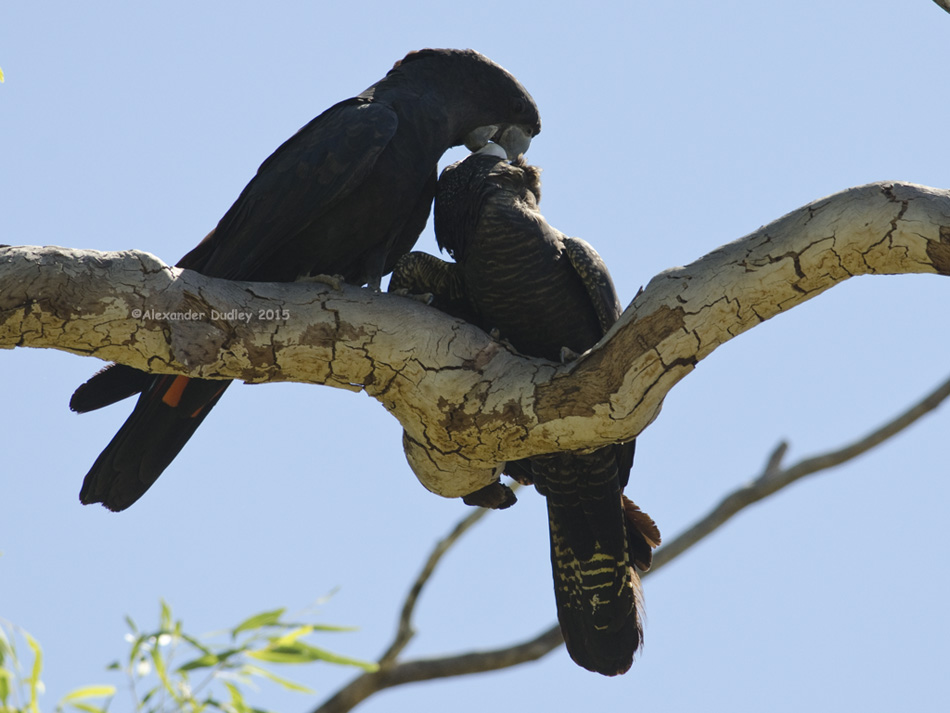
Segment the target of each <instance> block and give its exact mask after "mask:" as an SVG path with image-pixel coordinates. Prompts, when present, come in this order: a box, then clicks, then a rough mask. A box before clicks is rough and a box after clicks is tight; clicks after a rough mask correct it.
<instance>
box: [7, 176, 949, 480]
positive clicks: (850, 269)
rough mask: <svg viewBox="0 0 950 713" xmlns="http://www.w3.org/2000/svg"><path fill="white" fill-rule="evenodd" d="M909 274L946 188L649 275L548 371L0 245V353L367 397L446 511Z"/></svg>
mask: <svg viewBox="0 0 950 713" xmlns="http://www.w3.org/2000/svg"><path fill="white" fill-rule="evenodd" d="M908 273H938V274H944V275H946V274H950V191H946V190H938V189H933V188H927V187H924V186H917V185H913V184H907V183H876V184H870V185H866V186H860V187H858V188H852V189H848V190H846V191H843V192H841V193H837V194H835V195H832V196H829V197H827V198H823V199H821V200H818V201H815V202H814V203H811V204H809V205H807V206H804V207H803V208H800V209H798V210H796V211H793V212H792V213H790V214H788V215H786V216H784V217H782V218H780V219H779V220H776V221H775V222H773V223H771V224H769V225H767V226H764V227H763V228H760V229H759V230H757V231H755V232H754V233H752V234H750V235H748V236H746V237H744V238H742V239H740V240H737V241H735V242H733V243H730V244H728V245H725V246H723V247H721V248H719V249H717V250H715V251H713V252H711V253H709V254H708V255H706V256H704V257H702V258H700V259H699V260H697V261H695V262H694V263H692V264H691V265H688V266H686V267H680V268H674V269H671V270H667V271H666V272H663V273H661V274H659V275H657V276H656V277H655V278H653V280H651V282H650V283H649V284H648V285H647V287H646V288H645V289H644V290H643V291H641V293H640V294H638V295H637V297H636V298H635V299H634V300H633V302H632V303H631V304H630V305H629V306H628V308H627V309H626V311H625V312H624V314H623V316H622V317H621V319H620V321H619V322H618V323H617V325H616V326H615V327H614V328H613V329H612V330H611V332H610V333H609V334H608V335H607V336H606V337H605V338H604V340H602V341H601V343H600V344H598V345H597V346H596V347H595V348H594V349H593V350H591V351H590V352H589V353H588V354H586V355H585V356H584V357H582V358H581V359H579V360H578V361H576V362H573V363H571V364H568V365H558V364H553V363H551V362H547V361H544V360H540V359H530V358H526V357H522V356H520V355H518V354H516V353H514V352H513V351H512V350H511V349H510V348H508V347H507V346H505V345H503V344H499V343H498V342H496V341H494V340H492V339H491V338H490V337H488V336H487V335H486V334H484V333H483V332H481V331H480V330H478V329H476V328H474V327H472V326H470V325H467V324H465V323H464V322H459V321H457V320H453V319H451V318H449V317H447V316H445V315H443V314H441V313H439V312H437V311H436V310H434V309H431V308H429V307H426V306H425V305H423V304H421V303H419V302H417V301H414V300H411V299H407V298H402V297H398V296H394V295H387V294H375V293H373V292H372V291H370V290H366V289H360V288H354V287H350V286H346V285H333V284H329V283H332V282H333V281H332V280H329V281H325V282H307V283H302V284H301V283H297V284H263V283H241V282H228V281H223V280H215V279H210V278H207V277H204V276H203V275H199V274H197V273H194V272H191V271H187V270H185V271H182V270H179V269H177V268H170V267H168V266H166V265H164V264H163V263H161V262H160V261H159V260H158V259H157V258H155V257H154V256H151V255H148V254H146V253H140V252H127V253H97V252H92V251H78V250H67V249H63V248H6V249H0V347H14V346H29V347H45V348H55V349H62V350H65V351H69V352H73V353H76V354H83V355H91V356H96V357H99V358H101V359H105V360H108V361H116V362H120V363H124V364H129V365H131V366H134V367H137V368H141V369H145V370H148V371H154V372H162V373H181V374H188V375H191V376H201V377H205V378H233V379H241V380H244V381H253V382H260V381H300V382H307V383H317V384H327V385H330V386H336V387H342V388H351V389H354V388H355V389H359V388H361V389H364V390H365V391H366V392H367V393H368V394H370V395H371V396H373V397H374V398H376V399H378V400H379V401H380V402H382V403H383V404H384V405H385V406H386V408H387V409H388V410H389V411H390V412H391V413H392V414H393V415H394V416H396V418H397V419H398V420H399V422H400V423H401V424H402V426H403V428H404V429H405V431H406V437H405V445H406V455H407V458H408V460H409V462H410V465H412V467H413V470H414V471H415V473H416V475H417V476H418V477H419V478H420V480H421V481H422V482H423V483H424V484H425V485H426V486H427V487H428V488H430V489H431V490H433V491H435V492H438V493H440V494H442V495H446V496H450V497H451V496H459V495H463V494H466V493H468V492H470V491H472V490H474V489H476V488H478V487H481V486H483V485H485V484H487V483H488V482H491V480H493V479H494V476H495V473H497V471H498V469H499V467H500V465H501V464H502V463H503V462H504V461H506V460H510V459H515V458H522V457H525V456H530V455H536V454H539V453H547V452H552V451H557V450H569V449H582V448H588V447H594V446H599V445H603V444H605V443H609V442H615V441H621V440H627V439H630V438H632V437H634V436H636V435H638V434H639V433H640V432H641V431H642V430H643V429H644V428H645V427H646V426H647V425H648V424H649V423H650V422H651V421H652V420H653V419H654V418H655V417H656V414H657V413H658V411H659V409H660V406H661V405H662V402H663V399H664V397H665V396H666V394H667V393H668V392H669V390H670V389H671V388H672V387H673V386H674V385H675V384H676V383H677V382H678V381H679V380H680V379H682V378H683V377H684V376H685V375H686V374H688V373H689V372H690V371H691V370H692V369H693V367H694V366H695V364H696V363H697V362H698V361H699V360H701V359H703V358H705V357H706V356H707V355H709V354H710V353H711V352H712V351H713V350H714V349H716V347H718V346H719V345H721V344H723V343H725V342H726V341H728V340H729V339H731V338H732V337H734V336H736V335H738V334H741V333H742V332H744V331H746V330H747V329H750V328H751V327H753V326H755V325H756V324H758V323H759V322H761V321H763V320H766V319H768V318H770V317H772V316H774V315H776V314H778V313H779V312H783V311H785V310H788V309H791V308H792V307H794V306H795V305H797V304H800V303H802V302H804V301H805V300H807V299H810V298H811V297H814V296H815V295H818V294H820V293H821V292H823V291H825V290H827V289H828V288H830V287H832V286H833V285H835V284H837V283H839V282H842V281H844V280H846V279H847V278H849V277H852V276H854V275H862V274H908ZM136 310H139V311H138V312H136ZM143 313H144V316H143ZM235 313H240V314H241V315H244V316H241V317H237V316H236V315H235ZM222 315H224V316H222Z"/></svg>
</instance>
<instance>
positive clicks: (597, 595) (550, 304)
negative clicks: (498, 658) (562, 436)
mask: <svg viewBox="0 0 950 713" xmlns="http://www.w3.org/2000/svg"><path fill="white" fill-rule="evenodd" d="M492 149H494V151H492ZM506 158H507V156H506V155H505V153H504V152H503V151H500V150H499V149H498V148H497V147H492V146H491V145H489V146H487V147H486V148H485V149H484V150H483V151H482V152H479V153H476V154H473V155H471V156H469V157H468V158H467V159H465V160H464V161H460V162H458V163H455V164H453V165H451V166H449V167H448V168H446V169H445V171H444V172H443V174H442V177H441V179H440V181H439V187H438V190H437V192H436V202H435V228H436V238H437V240H438V243H439V246H440V247H442V248H443V249H445V250H447V251H448V252H449V253H450V254H451V255H452V257H453V258H455V261H456V262H455V263H454V264H452V263H448V262H444V261H442V260H439V259H438V258H435V257H433V256H431V255H427V254H425V253H409V254H408V255H406V256H405V257H403V258H402V260H400V262H399V263H398V264H397V265H396V268H395V270H394V272H393V277H392V280H391V282H390V287H389V289H390V291H394V290H406V291H408V292H411V293H416V294H422V293H428V294H430V295H432V301H433V304H434V305H435V306H437V307H439V308H440V309H443V310H444V311H446V312H449V313H451V314H453V315H454V316H457V317H460V318H462V319H466V320H468V321H471V322H473V323H475V324H477V325H478V326H480V327H481V328H482V329H484V330H486V331H490V332H492V333H493V334H496V335H497V336H498V337H499V338H500V339H503V340H505V341H507V342H509V343H510V344H511V345H512V346H513V347H514V348H515V349H517V350H518V351H520V352H522V353H523V354H526V355H529V356H536V357H543V358H546V359H550V360H553V361H559V360H562V359H573V358H576V356H577V355H578V354H580V353H582V352H584V351H586V350H587V349H589V348H590V347H592V346H594V344H596V343H597V342H598V341H599V340H600V339H601V337H603V336H604V334H605V333H606V332H607V330H608V329H609V328H610V326H611V325H612V324H613V323H614V322H616V321H617V319H618V318H619V316H620V313H621V308H620V303H619V300H618V298H617V293H616V291H615V290H614V286H613V282H612V281H611V279H610V275H609V274H608V272H607V267H606V265H605V264H604V262H603V260H601V258H600V256H599V255H598V254H597V252H596V251H595V250H594V249H593V248H592V247H591V246H590V245H589V244H587V243H586V242H584V241H583V240H579V239H577V238H570V237H567V236H566V235H564V234H563V233H561V232H559V231H558V230H556V229H555V228H553V227H552V226H550V225H549V224H548V222H547V221H546V220H545V219H544V216H542V215H541V213H540V211H539V210H538V201H539V200H540V196H541V191H540V170H539V169H537V168H536V167H534V166H529V165H526V164H525V163H524V161H523V160H520V161H515V162H513V163H509V162H508V161H506V160H505V159H506ZM633 450H634V442H633V441H630V442H628V443H623V444H616V445H610V446H605V447H603V448H600V449H598V450H595V451H593V452H590V453H580V452H565V453H552V454H548V455H541V456H536V457H533V458H528V459H525V460H521V461H515V462H510V463H508V464H507V465H506V467H505V472H506V473H507V474H508V475H511V476H512V477H514V478H515V479H517V480H519V481H521V482H531V483H534V485H535V487H536V488H537V490H538V492H539V493H541V494H542V495H544V496H545V498H546V499H547V505H548V520H549V525H550V532H551V564H552V566H553V569H554V593H555V600H556V603H557V612H558V620H559V621H560V624H561V631H562V632H563V634H564V640H565V643H566V644H567V650H568V652H569V653H570V655H571V657H572V658H573V659H574V661H576V662H577V663H578V664H580V665H581V666H583V667H584V668H587V669H589V670H591V671H597V672H599V673H602V674H606V675H614V674H619V673H623V672H624V671H626V670H627V669H628V668H630V665H631V663H632V661H633V655H634V653H635V652H636V650H637V649H638V648H639V646H640V644H641V639H642V635H643V631H642V624H641V617H640V609H641V608H642V597H641V590H640V579H639V576H638V575H637V573H636V572H635V571H634V569H633V567H634V566H636V567H638V568H639V569H641V570H646V569H649V567H650V564H651V561H652V553H653V548H654V547H656V546H657V545H658V544H659V542H660V533H659V531H658V530H657V527H656V525H655V524H654V523H653V520H651V519H650V517H649V516H648V515H646V514H645V513H643V512H641V511H640V509H639V508H638V507H637V506H636V505H634V504H633V502H631V501H630V500H628V499H627V498H626V497H625V496H623V495H622V491H623V488H624V487H625V486H626V485H627V480H628V478H629V475H630V468H631V465H632V463H633ZM506 490H507V489H506V488H505V487H504V486H502V485H500V484H495V486H494V487H492V486H489V487H488V488H485V489H483V491H479V492H478V493H476V494H475V495H474V496H473V497H472V499H471V501H470V502H473V503H475V504H487V505H490V506H493V507H499V506H501V507H505V506H507V505H509V504H510V503H511V502H512V498H508V497H506V496H505V491H506Z"/></svg>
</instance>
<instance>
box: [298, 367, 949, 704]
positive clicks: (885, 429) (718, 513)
mask: <svg viewBox="0 0 950 713" xmlns="http://www.w3.org/2000/svg"><path fill="white" fill-rule="evenodd" d="M948 396H950V379H948V380H946V381H944V382H943V383H942V384H940V386H938V387H937V388H936V389H934V391H932V392H931V393H930V394H928V395H927V396H925V397H924V398H923V399H922V400H921V401H919V402H918V403H917V404H915V405H914V406H912V407H911V408H909V409H908V410H907V411H905V412H903V413H902V414H900V415H898V416H897V417H895V418H894V419H892V420H891V421H889V422H888V423H886V424H884V425H883V426H881V427H880V428H878V429H876V430H874V431H872V432H871V433H869V434H868V435H866V436H864V437H863V438H861V439H859V440H857V441H854V442H853V443H851V444H849V445H847V446H844V447H843V448H839V449H837V450H834V451H829V452H827V453H824V454H821V455H818V456H814V457H811V458H806V459H804V460H802V461H799V462H798V463H796V464H794V465H792V466H790V467H789V468H785V469H783V468H782V465H781V464H782V459H783V458H784V456H785V453H786V451H787V450H788V444H786V443H784V442H783V443H780V444H779V445H778V446H777V447H776V448H775V449H774V450H773V451H772V453H771V454H770V455H769V458H768V460H767V462H766V464H765V466H764V467H763V469H762V472H761V474H760V475H759V476H758V477H757V478H756V479H755V480H753V481H752V482H750V483H748V484H746V485H743V486H741V487H739V488H738V489H736V490H735V491H733V492H732V493H730V494H729V495H727V496H726V497H724V498H723V499H722V500H721V501H720V502H719V504H718V505H716V506H715V507H714V508H713V509H712V510H710V512H709V513H708V514H707V515H706V516H704V517H703V518H702V519H700V520H699V521H697V522H696V524H694V525H693V526H692V527H690V528H689V529H688V530H686V531H685V532H683V533H681V534H680V535H678V536H677V537H676V538H675V539H673V540H672V541H671V542H669V543H667V544H665V545H663V546H662V547H660V548H659V549H658V550H657V551H656V553H655V554H654V557H653V567H652V568H651V569H650V571H649V572H645V573H644V574H643V575H642V576H644V577H645V576H647V575H649V574H652V573H654V572H656V571H657V570H659V569H660V568H662V567H663V566H665V565H667V564H669V563H670V562H672V561H673V560H674V559H676V558H677V557H679V556H680V555H681V554H683V553H684V552H685V551H686V550H688V549H689V548H691V547H692V546H693V545H695V544H696V543H698V542H699V541H700V540H702V539H704V538H705V537H708V536H709V535H710V534H711V533H713V532H714V531H716V530H717V529H719V528H720V527H722V526H723V525H724V524H725V523H726V522H728V521H729V520H730V519H732V517H733V516H735V515H736V514H737V513H739V512H740V511H742V510H744V509H745V508H747V507H749V506H750V505H752V504H754V503H757V502H759V501H760V500H763V499H764V498H766V497H768V496H770V495H773V494H775V493H776V492H778V491H779V490H781V489H782V488H785V487H787V486H789V485H791V484H792V483H794V482H795V481H797V480H800V479H801V478H804V477H805V476H808V475H812V474H814V473H818V472H821V471H824V470H828V469H830V468H834V467H835V466H838V465H841V464H842V463H845V462H847V461H849V460H852V459H854V458H857V457H858V456H859V455H862V454H863V453H866V452H867V451H869V450H871V449H872V448H874V447H875V446H878V445H880V444H882V443H884V442H885V441H887V440H888V439H890V438H892V437H894V436H895V435H897V434H898V433H900V432H901V431H903V430H904V429H905V428H907V427H908V426H910V425H911V424H913V423H914V422H915V421H917V420H918V419H919V418H921V417H922V416H924V415H925V414H927V413H929V412H930V411H933V410H934V409H936V408H937V407H938V406H939V405H940V404H941V403H942V402H943V401H944V400H946V399H947V397H948ZM486 512H487V511H483V510H478V511H476V512H474V513H472V514H471V515H469V516H468V517H466V518H465V520H462V521H461V522H460V523H459V524H458V525H457V526H456V528H455V529H454V530H453V531H452V532H451V533H450V534H449V535H448V536H447V537H446V538H445V539H443V540H442V541H440V542H439V543H438V545H437V546H436V548H435V550H434V551H433V553H432V555H430V557H429V560H428V561H427V562H426V566H425V567H424V568H423V570H422V572H421V573H420V575H419V577H418V578H417V579H416V582H415V584H414V585H413V587H412V589H411V590H410V593H409V596H408V597H407V600H406V603H405V605H404V606H403V613H402V616H401V618H400V625H399V632H398V633H397V635H396V639H395V641H394V642H393V645H392V646H391V647H390V648H389V650H388V651H387V652H386V654H385V655H384V657H383V659H381V660H380V670H379V671H377V672H375V673H366V674H362V675H361V676H358V677H357V678H356V679H354V680H353V681H351V682H350V683H349V684H347V685H346V686H344V687H343V688H341V689H340V690H339V691H338V692H337V693H336V694H335V695H334V696H332V697H331V698H329V699H327V700H326V701H325V702H324V703H323V704H322V705H321V706H320V707H318V708H316V709H315V710H314V713H346V711H350V710H352V709H353V708H354V707H355V706H357V705H358V704H359V703H360V702H362V701H364V700H366V699H367V698H369V697H370V696H371V695H373V694H374V693H377V692H379V691H381V690H384V689H386V688H392V687H394V686H400V685H402V684H404V683H413V682H417V681H428V680H432V679H436V678H446V677H450V676H463V675H468V674H472V673H482V672H485V671H494V670H497V669H501V668H508V667H510V666H515V665H518V664H521V663H527V662H529V661H535V660H537V659H539V658H541V657H542V656H545V655H546V654H548V653H550V652H551V651H553V650H554V649H555V648H557V647H558V646H560V645H561V644H562V643H563V639H562V638H561V631H560V628H559V627H558V626H557V625H556V624H555V625H554V626H552V627H551V628H549V629H547V630H546V631H543V632H541V633H540V634H538V635H537V636H535V637H534V638H532V639H529V640H528V641H524V642H522V643H520V644H515V645H512V646H507V647H504V648H499V649H492V650H489V651H477V652H469V653H464V654H455V655H452V656H444V657H441V658H437V659H419V660H415V661H412V660H410V661H403V662H397V661H396V658H397V656H398V654H399V652H400V651H401V650H402V649H403V648H404V647H405V645H406V644H407V643H408V641H409V638H411V636H412V629H411V617H412V611H413V608H414V607H415V603H416V600H417V598H418V595H419V591H421V589H422V587H423V586H424V585H425V583H426V581H428V579H429V578H430V577H431V575H432V572H433V570H434V568H435V566H436V564H437V563H438V561H439V560H440V559H441V557H442V556H443V555H444V554H445V552H446V550H447V549H448V548H449V547H450V546H451V545H452V544H454V543H455V542H456V541H457V540H458V538H459V536H461V534H462V533H464V532H465V531H466V530H467V529H469V528H470V527H471V525H473V524H474V523H475V522H477V521H478V519H480V517H482V516H483V515H484V514H485V513H486Z"/></svg>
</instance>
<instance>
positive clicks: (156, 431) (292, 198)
mask: <svg viewBox="0 0 950 713" xmlns="http://www.w3.org/2000/svg"><path fill="white" fill-rule="evenodd" d="M540 130H541V120H540V117H539V115H538V108H537V106H536V105H535V103H534V100H533V99H532V98H531V95H530V94H528V92H527V91H526V90H525V88H524V87H523V86H521V84H520V83H519V82H518V80H517V79H515V78H514V77H513V76H512V75H511V74H509V73H508V72H507V71H505V70H504V69H503V68H502V67H500V66H499V65H497V64H495V63H494V62H492V61H491V60H489V59H488V58H487V57H484V56H483V55H481V54H479V53H478V52H474V51H472V50H442V49H438V50H433V49H427V50H422V51H419V52H412V53H411V54H409V55H407V56H406V57H405V58H404V59H402V60H401V61H399V62H397V63H396V65H395V66H394V67H393V68H392V69H391V70H390V71H389V73H388V74H387V75H386V76H385V77H384V78H383V79H381V80H380V81H378V82H377V83H376V84H374V85H372V86H371V87H369V88H368V89H367V90H366V91H364V92H363V93H362V94H359V95H358V96H356V97H353V98H352V99H347V100H345V101H342V102H340V103H339V104H336V105H334V106H332V107H330V108H329V109H327V110H326V111H325V112H323V113H322V114H320V116H318V117H317V118H315V119H314V120H313V121H311V122H310V123H309V124H307V125H306V126H304V127H303V128H302V129H300V131H298V132H297V133H296V134H295V135H294V136H292V137H291V138H290V139H288V140H287V141H286V142H285V143H284V144H282V145H281V146H280V147H279V148H278V149H277V150H276V151H275V152H274V153H273V154H272V155H271V156H270V157H269V158H268V159H267V160H266V161H264V163H263V164H261V166H260V168H259V169H258V172H257V175H256V176H254V178H252V179H251V182H250V183H248V184H247V187H246V188H245V189H244V190H243V192H242V193H241V195H240V196H239V197H238V199H237V201H235V203H234V205H233V206H231V208H230V209H229V210H228V211H227V213H225V215H224V217H223V218H221V221H220V222H219V223H218V225H217V227H216V228H215V229H214V230H213V231H212V232H211V233H210V234H209V235H208V236H207V237H206V238H205V239H204V240H203V241H202V242H201V243H200V244H199V245H198V246H197V247H196V248H195V249H194V250H192V251H191V252H189V253H188V254H187V255H185V257H183V258H182V259H181V260H180V261H179V262H178V266H179V267H183V268H188V269H191V270H196V271H197V272H200V273H203V274H205V275H209V276H211V277H220V278H224V279H228V280H251V281H258V282H274V281H293V280H296V279H298V278H301V277H304V276H308V275H317V274H326V275H339V276H342V278H343V279H344V280H345V281H347V282H349V283H352V284H356V285H362V284H369V285H371V286H373V287H376V288H378V286H379V281H380V278H381V277H382V276H383V275H385V274H386V273H388V272H389V271H391V270H392V268H393V265H395V264H396V261H397V260H398V259H399V257H400V256H402V255H403V254H405V253H406V252H408V251H409V250H410V249H411V248H412V246H413V245H414V244H415V242H416V239H417V238H418V236H419V233H420V232H421V231H422V229H423V227H425V223H426V220H427V219H428V216H429V210H430V206H431V204H432V198H433V195H434V194H435V187H436V181H437V173H438V160H439V158H440V157H441V156H442V154H443V153H444V152H445V151H446V150H447V149H448V148H450V147H452V146H458V145H460V144H463V143H464V144H465V145H466V146H468V147H469V148H470V149H473V150H474V149H477V148H479V147H481V146H484V145H485V143H486V142H488V141H489V140H491V141H494V142H497V143H499V144H501V145H502V146H504V148H505V150H506V151H507V153H508V155H510V156H511V157H512V158H515V157H516V156H518V155H520V154H521V153H523V152H524V151H525V150H527V148H528V145H529V143H530V141H531V138H532V137H533V136H535V135H536V134H537V133H538V132H539V131H540ZM228 384H229V382H227V381H212V380H201V379H189V378H186V377H184V376H152V375H149V374H145V373H144V372H141V371H137V370H135V369H132V368H129V367H125V366H112V367H109V368H106V369H105V370H103V371H101V372H99V373H98V374H96V375H95V376H93V377H92V378H91V379H90V380H89V381H87V382H86V383H85V384H83V385H82V386H80V387H79V389H78V390H77V391H76V393H75V394H74V395H73V397H72V400H71V401H70V407H71V408H72V409H73V410H74V411H78V412H80V413H82V412H86V411H91V410H93V409H97V408H100V407H102V406H106V405H108V404H111V403H114V402H116V401H118V400H120V399H123V398H125V397H127V396H131V395H132V394H135V393H139V392H141V395H140V396H139V399H138V403H137V404H136V406H135V409H134V410H133V411H132V414H131V415H130V416H129V419H128V420H127V421H126V422H125V424H124V425H123V426H122V428H121V429H120V430H119V432H118V433H117V434H116V436H115V438H113V439H112V442H111V443H109V445H108V446H107V447H106V449H105V450H104V451H103V452H102V454H101V455H100V456H99V458H98V460H96V462H95V464H94V465H93V466H92V469H91V470H90V471H89V473H88V474H87V475H86V478H85V481H84V482H83V486H82V491H81V492H80V496H79V497H80V500H82V502H83V503H87V504H88V503H95V502H101V503H102V504H103V505H105V507H107V508H109V509H110V510H123V509H125V508H127V507H129V506H130V505H131V504H132V503H134V502H135V501H136V500H137V499H138V498H139V497H141V496H142V494H143V493H144V492H145V491H146V490H148V488H149V487H150V486H151V485H152V483H154V482H155V480H156V479H157V478H158V476H159V475H160V474H161V473H162V471H163V470H164V469H165V468H166V467H167V466H168V464H169V463H171V461H172V459H173V458H174V457H175V456H176V455H177V454H178V452H179V451H180V450H181V449H182V447H183V446H184V445H185V443H186V442H187V441H188V439H189V438H190V437H191V435H192V433H194V431H195V429H196V428H198V425H199V424H200V423H201V421H202V420H203V419H204V418H205V416H207V415H208V412H209V411H210V410H211V408H212V407H213V406H214V405H215V404H216V403H217V401H218V399H220V398H221V394H222V393H223V392H224V390H225V389H226V388H227V386H228Z"/></svg>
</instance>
